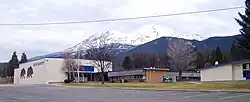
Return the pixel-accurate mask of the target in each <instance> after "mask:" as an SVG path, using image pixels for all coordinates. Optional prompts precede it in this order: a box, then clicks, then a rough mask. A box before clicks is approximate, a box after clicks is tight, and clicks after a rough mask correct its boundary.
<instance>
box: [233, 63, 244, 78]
mask: <svg viewBox="0 0 250 102" xmlns="http://www.w3.org/2000/svg"><path fill="white" fill-rule="evenodd" d="M242 64H243V63H238V64H233V80H245V79H244V78H243V66H242Z"/></svg>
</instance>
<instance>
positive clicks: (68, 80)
mask: <svg viewBox="0 0 250 102" xmlns="http://www.w3.org/2000/svg"><path fill="white" fill-rule="evenodd" d="M70 82H72V80H70V79H65V80H64V83H70Z"/></svg>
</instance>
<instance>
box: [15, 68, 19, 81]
mask: <svg viewBox="0 0 250 102" xmlns="http://www.w3.org/2000/svg"><path fill="white" fill-rule="evenodd" d="M19 78H20V70H19V68H18V69H15V70H14V84H19Z"/></svg>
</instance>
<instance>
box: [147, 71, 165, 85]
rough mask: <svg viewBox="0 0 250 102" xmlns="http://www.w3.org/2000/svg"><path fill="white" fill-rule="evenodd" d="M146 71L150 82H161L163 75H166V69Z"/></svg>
mask: <svg viewBox="0 0 250 102" xmlns="http://www.w3.org/2000/svg"><path fill="white" fill-rule="evenodd" d="M145 73H146V81H147V82H148V83H159V82H161V77H162V76H166V71H164V70H145Z"/></svg>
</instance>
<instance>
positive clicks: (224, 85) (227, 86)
mask: <svg viewBox="0 0 250 102" xmlns="http://www.w3.org/2000/svg"><path fill="white" fill-rule="evenodd" d="M64 85H66V86H93V87H124V88H152V89H166V90H170V89H178V90H183V89H185V90H249V91H250V81H224V82H177V83H105V84H104V85H102V84H101V83H80V84H78V83H70V84H64Z"/></svg>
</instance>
